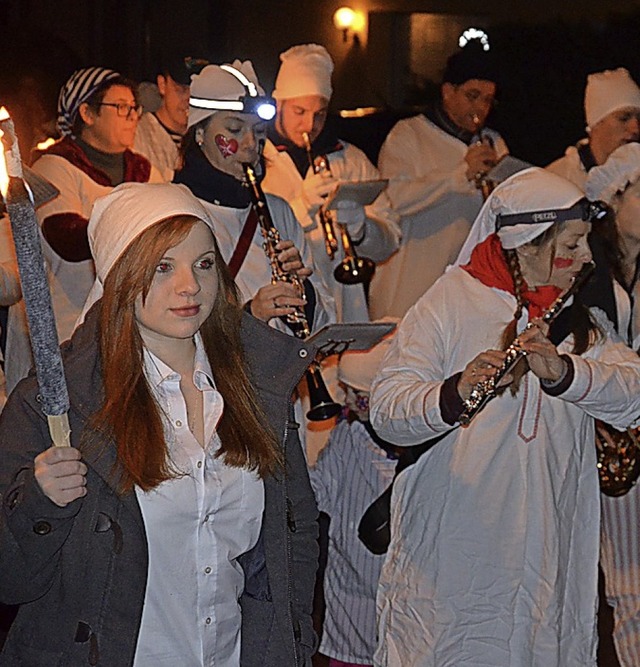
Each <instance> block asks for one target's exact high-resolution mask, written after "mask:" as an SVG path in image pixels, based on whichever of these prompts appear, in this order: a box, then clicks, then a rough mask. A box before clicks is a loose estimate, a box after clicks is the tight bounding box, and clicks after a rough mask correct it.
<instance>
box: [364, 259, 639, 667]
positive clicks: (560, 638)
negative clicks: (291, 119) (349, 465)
mask: <svg viewBox="0 0 640 667" xmlns="http://www.w3.org/2000/svg"><path fill="white" fill-rule="evenodd" d="M514 310H515V299H514V298H513V297H512V296H511V295H509V294H507V293H506V292H502V291H500V290H497V289H491V288H488V287H486V286H484V285H483V284H482V283H480V282H479V281H478V280H476V279H474V278H472V277H471V276H470V275H469V274H468V273H467V272H465V271H464V270H463V269H461V268H454V269H451V270H450V271H449V272H448V273H447V274H445V275H444V276H443V277H442V278H441V279H440V280H439V281H438V282H437V283H436V284H435V285H434V286H433V287H432V289H431V290H430V291H429V292H428V293H427V294H426V295H425V296H424V297H423V298H422V299H420V300H419V301H418V303H417V304H416V305H415V307H414V308H412V309H411V310H410V311H409V312H408V313H407V315H406V317H405V319H404V321H403V322H402V324H401V326H400V329H399V332H398V334H397V335H396V337H395V339H394V341H393V342H392V345H391V348H390V350H389V351H388V353H387V356H386V358H385V360H384V361H383V365H382V369H381V371H380V372H379V374H378V376H377V378H376V380H375V381H374V384H373V387H372V396H371V400H372V411H371V414H372V423H373V425H374V427H375V428H376V429H377V430H378V433H379V434H380V436H381V437H383V438H385V439H386V440H389V441H391V442H396V443H398V444H402V445H410V444H416V443H419V442H422V441H424V440H427V439H429V438H431V437H434V436H436V435H438V434H439V433H442V432H444V431H446V430H448V429H449V428H450V425H448V424H447V423H446V422H445V421H444V420H443V418H442V416H441V413H440V407H439V397H440V387H441V385H442V382H443V380H444V379H445V378H447V377H450V376H452V375H453V374H455V373H457V372H458V371H461V370H463V369H464V367H465V366H466V364H467V363H468V362H469V361H470V360H471V359H473V358H474V357H475V356H476V355H477V354H479V353H480V352H481V351H483V350H486V349H489V348H497V347H498V345H499V338H500V335H501V333H502V331H503V330H504V327H505V326H506V325H507V323H508V322H509V321H510V320H511V318H512V315H513V312H514ZM602 319H603V320H604V318H602ZM525 322H526V312H525V315H523V317H522V318H521V321H520V322H519V330H521V329H522V328H523V327H524V325H525ZM604 324H605V325H608V326H609V330H610V323H608V322H607V321H606V320H604ZM611 333H612V335H613V332H612V331H611ZM561 347H562V351H564V352H568V351H569V350H570V348H571V346H570V344H569V343H564V344H562V346H561ZM572 360H573V363H574V366H575V378H574V380H573V383H572V384H571V386H570V387H569V388H568V389H567V390H566V391H565V392H564V394H563V395H562V397H551V396H549V395H548V394H546V393H544V392H543V391H542V390H541V387H540V382H539V380H538V379H537V378H536V377H535V376H534V375H533V374H532V373H529V374H527V375H526V376H525V377H524V379H523V381H522V385H521V387H520V389H519V392H518V394H517V396H516V397H512V396H511V395H510V393H508V392H506V393H505V394H503V395H502V396H501V397H499V398H496V399H494V400H493V401H491V402H490V403H489V404H488V405H487V406H486V407H485V409H484V411H483V412H481V413H480V414H479V415H478V416H476V418H475V419H474V421H473V422H472V423H471V425H470V426H469V427H468V428H465V429H461V428H457V429H455V430H453V431H451V433H449V434H448V435H447V436H446V437H445V438H444V439H443V440H442V441H441V442H439V443H438V444H437V445H436V446H435V447H434V448H433V449H431V450H430V451H428V452H427V453H426V454H424V455H423V456H422V457H421V458H420V459H419V461H418V462H417V463H416V464H415V465H413V466H411V467H410V468H408V469H407V470H406V471H404V472H403V473H402V474H401V475H400V476H399V477H398V479H397V481H396V485H395V488H394V494H393V500H392V524H391V532H392V541H391V545H390V548H389V551H388V554H387V557H386V560H385V565H384V567H383V572H382V576H381V580H380V588H379V591H378V612H379V644H378V650H377V653H376V658H375V664H376V665H393V666H397V667H411V666H413V665H416V666H418V665H419V666H420V667H426V666H430V667H431V666H432V667H463V666H467V665H468V666H473V667H514V666H516V665H518V666H521V665H522V666H523V665H535V666H540V667H578V666H579V667H584V666H585V665H595V660H596V641H597V639H596V603H597V563H598V550H599V517H600V507H599V489H598V479H597V474H596V467H595V449H594V446H593V441H594V440H593V438H594V426H593V419H592V417H591V416H597V417H600V418H602V419H605V420H606V421H609V422H610V423H612V424H614V425H616V426H617V427H620V428H622V427H625V426H628V425H629V424H631V423H632V422H633V420H634V419H637V417H638V415H639V414H640V362H639V359H638V357H637V356H636V355H634V354H633V353H632V352H631V351H630V350H629V349H628V348H627V347H626V346H625V345H623V344H622V343H620V342H617V343H614V342H612V341H610V340H608V339H607V340H604V341H600V342H599V343H598V344H597V345H596V346H595V347H592V348H591V349H590V350H589V351H588V352H587V353H585V354H584V355H583V356H582V357H577V356H572ZM597 360H602V361H606V362H607V364H619V365H607V364H605V363H599V362H598V361H597ZM590 415H591V416H590Z"/></svg>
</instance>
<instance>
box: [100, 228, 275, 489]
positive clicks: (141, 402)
mask: <svg viewBox="0 0 640 667" xmlns="http://www.w3.org/2000/svg"><path fill="white" fill-rule="evenodd" d="M197 221H198V220H197V218H195V217H192V216H186V215H181V216H174V217H170V218H167V219H165V220H162V221H160V222H157V223H156V224H154V225H152V226H150V227H149V228H148V229H146V230H145V231H144V232H143V233H142V234H140V236H138V237H137V238H136V239H135V240H134V241H133V242H132V243H131V244H130V245H129V246H128V248H127V249H126V250H125V251H124V252H123V254H122V255H121V256H120V258H119V259H118V260H117V262H116V263H115V264H114V266H113V268H112V269H111V270H110V271H109V274H108V275H107V277H106V279H105V281H104V295H103V297H102V302H101V308H100V341H99V344H100V355H101V362H102V373H103V381H104V402H103V404H102V407H101V408H100V410H99V411H98V412H97V413H96V414H95V415H94V417H93V419H92V426H93V427H94V428H96V429H98V430H99V431H101V432H102V433H104V434H106V435H107V436H108V437H110V438H112V439H113V440H114V441H115V445H116V449H117V457H118V463H119V467H118V471H117V472H118V474H119V480H118V485H119V489H120V491H121V492H122V493H126V492H128V491H131V490H132V489H133V487H134V486H138V487H140V488H141V489H143V490H145V491H148V490H150V489H153V488H155V487H156V486H158V485H159V484H160V483H162V482H164V481H166V480H168V479H170V478H172V477H174V476H175V475H176V471H174V470H173V469H172V466H171V460H170V457H169V452H168V447H167V442H166V440H165V432H164V424H163V420H162V416H161V410H160V407H159V406H158V404H157V403H156V401H155V399H154V396H153V393H152V391H151V389H150V388H149V385H148V383H147V380H146V378H145V374H144V357H143V342H142V338H141V336H140V332H139V330H138V325H137V322H136V318H135V301H136V298H137V297H138V295H140V294H141V295H142V299H143V301H144V299H146V296H147V295H148V293H149V289H150V287H151V283H152V281H153V277H154V275H155V269H156V266H157V264H158V262H159V261H160V259H161V258H162V257H163V256H164V254H165V253H166V251H167V249H169V248H172V247H174V246H176V245H178V244H179V243H181V242H182V241H183V240H184V239H185V238H186V237H187V235H188V234H189V231H190V230H191V228H192V226H193V225H194V224H195V223H196V222H197ZM215 259H216V269H217V273H218V282H219V289H218V294H217V296H216V300H215V302H214V305H213V309H212V311H211V314H210V315H209V317H208V318H207V320H206V321H205V322H204V324H203V325H202V327H201V329H200V334H201V335H202V340H203V343H204V347H205V350H206V352H207V356H208V358H209V361H210V364H211V369H212V371H213V375H214V379H215V383H216V388H217V389H218V391H219V392H220V393H221V394H222V396H223V398H224V412H223V415H222V418H221V420H220V423H219V425H218V435H219V436H220V440H221V449H220V451H219V454H218V455H219V456H221V457H222V458H223V459H224V461H225V463H226V464H228V465H230V466H234V467H243V468H247V469H250V470H255V471H257V472H258V474H259V475H260V476H261V477H264V476H266V475H268V474H272V473H274V472H275V471H276V470H277V469H278V468H279V467H280V466H281V465H282V453H281V450H280V447H279V445H278V441H277V439H276V437H275V435H274V434H273V433H272V432H271V430H270V429H269V428H268V427H267V426H266V424H267V421H266V417H265V415H264V412H263V410H262V409H261V407H260V406H259V404H258V401H257V398H256V395H255V392H254V390H253V387H252V385H251V382H250V380H249V375H248V369H247V366H246V361H245V358H244V352H243V348H242V342H241V339H240V322H241V317H242V310H241V307H240V305H239V298H238V293H237V289H236V286H235V283H234V282H233V280H232V279H231V277H230V275H229V273H228V271H227V267H226V265H225V263H224V261H223V260H222V257H221V255H220V251H219V249H218V245H217V243H215Z"/></svg>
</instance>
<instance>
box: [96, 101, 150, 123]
mask: <svg viewBox="0 0 640 667" xmlns="http://www.w3.org/2000/svg"><path fill="white" fill-rule="evenodd" d="M98 106H99V107H114V108H115V110H116V113H117V114H118V117H119V118H126V119H127V120H128V119H129V118H131V114H132V112H135V115H136V116H137V117H138V118H140V116H142V104H136V105H135V106H131V105H130V104H127V103H126V102H100V103H99V104H98Z"/></svg>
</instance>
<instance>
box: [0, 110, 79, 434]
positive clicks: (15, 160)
mask: <svg viewBox="0 0 640 667" xmlns="http://www.w3.org/2000/svg"><path fill="white" fill-rule="evenodd" d="M0 130H1V131H2V132H3V135H2V144H3V149H4V157H5V160H6V166H7V175H8V177H9V185H8V189H7V193H6V195H5V196H4V198H5V202H6V206H7V212H8V214H9V220H10V222H11V231H12V233H13V239H14V243H15V246H16V255H17V258H18V269H19V272H20V284H21V286H22V297H23V299H24V303H25V308H26V311H27V320H28V323H29V337H30V339H31V347H32V350H33V359H34V365H35V369H36V377H37V380H38V389H39V392H40V399H41V404H42V410H43V412H44V413H45V414H46V415H47V419H48V422H49V431H50V433H51V437H52V440H53V443H54V444H55V445H68V444H69V421H68V417H67V412H68V410H69V394H68V392H67V383H66V380H65V375H64V368H63V365H62V357H61V356H60V347H59V341H58V333H57V330H56V323H55V319H54V316H53V307H52V305H51V294H50V292H49V284H48V281H47V273H46V269H45V263H44V258H43V256H42V246H41V243H40V230H39V227H38V221H37V220H36V213H35V208H34V206H33V202H32V201H31V199H30V197H29V192H28V191H27V188H26V186H25V182H24V179H23V173H22V161H21V159H20V152H19V149H18V140H17V136H16V134H15V130H14V126H13V121H12V120H11V118H10V117H9V114H8V113H6V111H5V110H4V108H3V109H1V110H0Z"/></svg>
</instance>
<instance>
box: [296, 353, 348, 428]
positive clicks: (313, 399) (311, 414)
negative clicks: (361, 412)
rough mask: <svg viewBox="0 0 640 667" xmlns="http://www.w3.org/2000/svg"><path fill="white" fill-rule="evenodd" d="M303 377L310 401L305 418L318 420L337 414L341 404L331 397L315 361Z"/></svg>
mask: <svg viewBox="0 0 640 667" xmlns="http://www.w3.org/2000/svg"><path fill="white" fill-rule="evenodd" d="M305 377H306V378H307V386H308V387H309V401H310V403H311V408H310V409H309V410H308V411H307V419H309V420H310V421H313V422H319V421H324V420H325V419H331V418H332V417H335V416H336V415H338V414H339V413H340V412H341V410H342V406H341V405H340V403H336V402H335V401H334V400H333V399H332V398H331V395H330V394H329V391H328V389H327V386H326V385H325V383H324V380H323V379H322V375H321V373H320V368H319V367H318V364H317V363H314V364H313V365H312V366H311V367H310V368H309V369H308V370H307V372H306V374H305Z"/></svg>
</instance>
